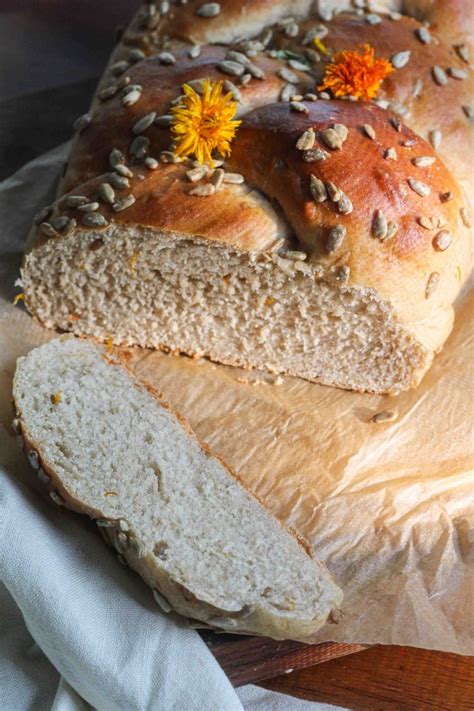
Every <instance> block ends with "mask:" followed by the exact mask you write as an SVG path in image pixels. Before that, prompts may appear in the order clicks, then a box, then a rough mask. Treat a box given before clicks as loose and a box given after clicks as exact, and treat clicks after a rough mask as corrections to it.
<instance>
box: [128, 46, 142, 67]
mask: <svg viewBox="0 0 474 711" xmlns="http://www.w3.org/2000/svg"><path fill="white" fill-rule="evenodd" d="M145 57H146V54H145V52H142V50H141V49H138V48H136V47H135V48H134V49H131V50H130V52H129V53H128V55H127V59H128V61H129V62H131V63H132V64H135V63H136V62H141V61H142V59H145Z"/></svg>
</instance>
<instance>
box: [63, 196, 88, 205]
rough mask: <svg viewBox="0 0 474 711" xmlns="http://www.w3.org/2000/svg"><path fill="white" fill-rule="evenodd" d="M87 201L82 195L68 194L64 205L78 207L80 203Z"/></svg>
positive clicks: (83, 203)
mask: <svg viewBox="0 0 474 711" xmlns="http://www.w3.org/2000/svg"><path fill="white" fill-rule="evenodd" d="M88 201H89V200H88V198H86V197H84V195H69V196H68V197H67V198H66V205H67V206H68V207H79V206H80V205H85V204H86V202H88Z"/></svg>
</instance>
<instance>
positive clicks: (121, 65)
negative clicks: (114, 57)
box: [110, 59, 130, 77]
mask: <svg viewBox="0 0 474 711" xmlns="http://www.w3.org/2000/svg"><path fill="white" fill-rule="evenodd" d="M129 67H130V64H129V63H128V62H127V61H125V59H123V60H121V61H120V62H115V64H112V66H111V67H110V72H111V74H113V75H114V76H115V77H119V76H120V75H121V74H124V72H126V71H127V69H128V68H129Z"/></svg>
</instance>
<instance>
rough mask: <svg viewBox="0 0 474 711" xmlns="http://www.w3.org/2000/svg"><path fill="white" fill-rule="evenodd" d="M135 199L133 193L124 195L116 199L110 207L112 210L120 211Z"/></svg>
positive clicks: (129, 205)
mask: <svg viewBox="0 0 474 711" xmlns="http://www.w3.org/2000/svg"><path fill="white" fill-rule="evenodd" d="M135 201H136V198H135V196H134V195H126V196H125V197H124V198H122V199H121V200H117V202H114V204H113V206H112V209H113V211H114V212H122V210H126V209H127V207H131V206H132V205H133V204H134V202H135Z"/></svg>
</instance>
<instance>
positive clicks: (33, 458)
mask: <svg viewBox="0 0 474 711" xmlns="http://www.w3.org/2000/svg"><path fill="white" fill-rule="evenodd" d="M28 461H29V463H30V464H31V466H32V467H33V469H35V470H38V469H39V466H40V460H39V456H38V452H35V450H34V449H30V451H29V452H28Z"/></svg>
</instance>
